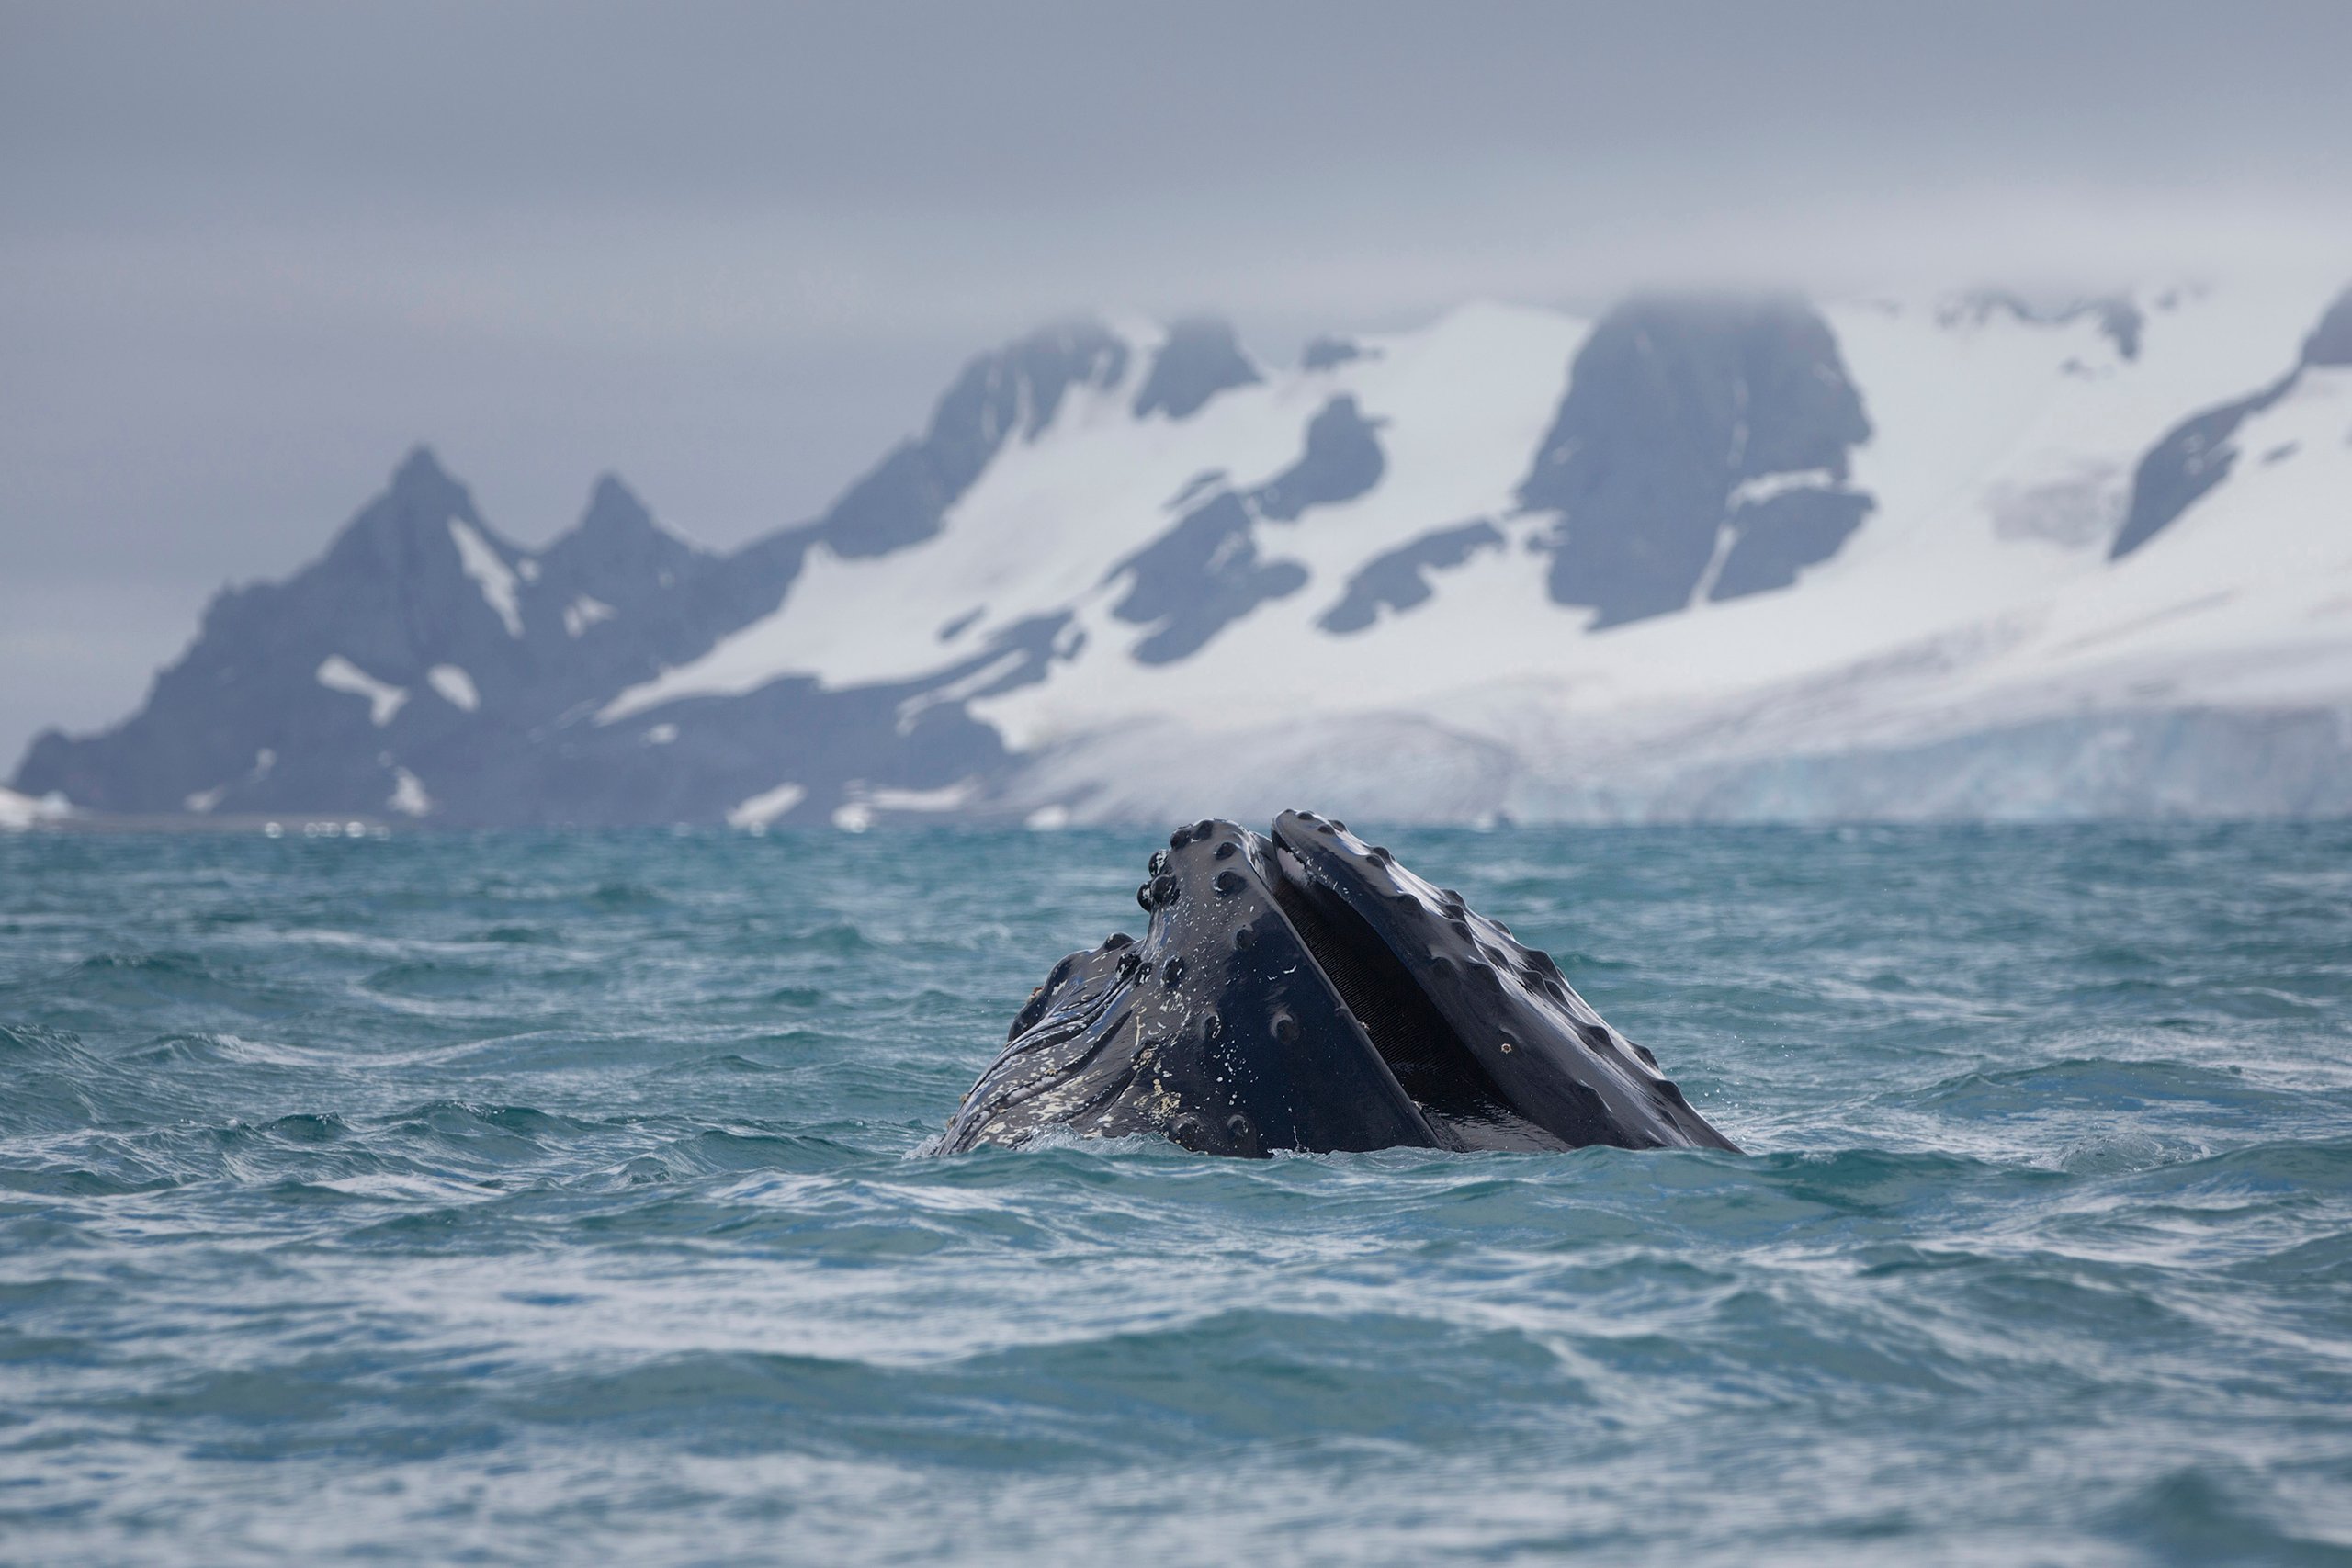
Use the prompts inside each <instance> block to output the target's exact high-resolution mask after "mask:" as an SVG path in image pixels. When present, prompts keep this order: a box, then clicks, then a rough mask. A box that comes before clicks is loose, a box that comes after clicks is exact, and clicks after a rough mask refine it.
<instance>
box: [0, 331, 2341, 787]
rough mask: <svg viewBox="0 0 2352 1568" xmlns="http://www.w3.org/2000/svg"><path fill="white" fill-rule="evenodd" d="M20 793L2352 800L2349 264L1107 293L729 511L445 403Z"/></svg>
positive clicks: (49, 759) (44, 745)
mask: <svg viewBox="0 0 2352 1568" xmlns="http://www.w3.org/2000/svg"><path fill="white" fill-rule="evenodd" d="M14 787H15V788H16V789H17V791H19V792H21V793H22V794H24V795H28V796H48V797H52V798H53V797H54V796H55V795H58V794H62V795H64V796H65V797H66V798H68V799H70V800H71V801H72V802H73V804H74V806H75V807H78V808H83V809H90V810H98V811H117V812H142V813H152V812H212V813H239V814H247V813H296V812H343V813H352V814H365V815H373V816H386V815H390V816H393V817H398V816H400V815H402V814H406V815H409V816H413V817H415V818H419V819H422V820H424V821H429V822H435V823H447V824H453V825H454V824H465V823H500V822H583V823H591V822H641V821H676V820H684V821H731V822H734V823H736V824H738V825H741V826H764V825H766V824H768V823H771V822H795V823H797V822H824V821H831V822H834V823H837V824H840V825H843V826H850V827H856V826H862V825H864V824H865V823H867V822H870V821H874V820H877V819H884V818H895V817H923V818H933V817H938V816H942V815H952V816H958V817H966V818H996V819H1016V820H1024V821H1029V822H1032V823H1035V824H1038V825H1049V824H1054V823H1059V822H1067V821H1082V820H1100V819H1114V818H1169V817H1196V816H1199V815H1201V814H1203V813H1204V812H1211V811H1215V812H1219V813H1237V814H1239V815H1241V816H1242V817H1244V818H1245V819H1247V818H1254V817H1261V816H1264V815H1266V814H1267V813H1268V812H1269V811H1270V810H1271V809H1273V808H1276V807H1281V806H1283V805H1286V804H1289V803H1291V802H1293V801H1296V800H1312V801H1314V802H1317V803H1318V804H1319V805H1322V806H1324V807H1327V808H1329V809H1334V810H1338V811H1341V812H1359V813H1369V814H1373V815H1375V816H1378V817H1383V818H1391V819H1395V818H1419V819H1437V820H1480V819H1487V818H1500V817H1510V818H1517V819H1521V820H1535V819H1575V820H1669V819H1692V818H1725V819H1739V818H1777V819H1825V818H1843V817H1893V818H1915V817H1955V816H1957V817H1991V818H2020V817H2022V818H2070V817H2084V816H2094V815H2114V814H2127V815H2128V814H2199V815H2237V814H2255V815H2273V814H2307V813H2341V812H2345V811H2352V292H2346V293H2345V294H2343V295H2341V296H2339V297H2337V298H2335V299H2334V301H2333V302H2332V303H2331V302H2330V301H2329V300H2328V299H2326V298H2325V297H2324V296H2322V295H2316V294H2314V295H2311V296H2308V297H2298V296H2296V295H2295V294H2294V293H2293V292H2292V291H2285V292H2282V291H2279V290H2276V289H2271V290H2265V291H2260V292H2252V291H2249V292H2245V293H2233V292H2229V291H2224V290H2218V289H2196V288H2171V289H2151V290H2146V291H2143V292H2141V293H2139V294H2135V295H2132V296H2130V297H2117V298H2113V299H2099V300H2090V301H2083V302H2076V303H2074V304H2070V305H2066V306H2063V307H2052V306H2049V305H2043V304H2036V303H2031V302H2029V301H2026V300H2023V299H2017V298H2013V297H2009V296H2005V295H1998V294H1975V295H1969V296H1964V297H1956V298H1952V299H1944V300H1941V301H1937V302H1933V303H1926V304H1920V303H1893V302H1884V301H1856V302H1846V303H1835V304H1826V305H1816V304H1814V303H1811V302H1808V301H1804V300H1801V299H1786V298H1783V299H1635V300H1633V301H1630V302H1628V303H1625V304H1623V305H1621V306H1619V307H1618V308H1616V309H1614V310H1611V311H1609V312H1608V313H1606V314H1605V315H1603V316H1601V317H1600V319H1599V320H1597V321H1587V320H1583V319H1579V318H1577V317H1576V316H1573V315H1568V314H1564V313H1560V312H1557V311H1552V310H1536V309H1526V308H1517V307H1507V306H1499V305H1474V306H1470V307H1465V308H1464V309H1461V310H1456V311H1454V312H1453V313H1452V314H1450V315H1447V316H1446V317H1444V318H1442V320H1440V321H1436V322H1434V323H1432V324H1430V325H1429V326H1427V327H1425V328H1422V329H1420V330H1418V331H1414V332H1409V333H1397V334H1391V335H1384V336H1374V337H1362V338H1354V339H1324V340H1318V341H1317V342H1316V343H1314V344H1310V345H1309V346H1308V349H1307V351H1306V353H1305V354H1304V355H1301V356H1300V360H1299V363H1298V364H1296V365H1295V366H1293V367H1275V366H1272V365H1267V364H1263V363H1261V362H1259V361H1257V360H1254V359H1252V358H1251V357H1250V355H1248V354H1247V353H1246V352H1245V351H1244V350H1243V348H1242V347H1241V345H1240V344H1238V343H1237V342H1236V340H1235V338H1234V335H1233V333H1231V331H1230V330H1229V329H1227V328H1226V327H1225V326H1223V325H1221V324H1219V323H1217V322H1215V321H1183V322H1178V323H1176V324H1174V325H1172V326H1170V327H1167V328H1164V329H1163V328H1161V327H1159V326H1155V325H1151V324H1148V323H1140V322H1125V321H1120V322H1092V321H1090V322H1079V323H1070V324H1065V325H1060V326H1057V327H1054V328H1050V329H1048V330H1046V331H1044V332H1041V333H1035V334H1034V335H1032V336H1030V337H1028V338H1024V339H1023V340H1021V341H1020V342H1018V343H1015V344H1011V345H1009V346H1007V347H1005V348H1003V349H1001V350H999V351H997V352H995V353H993V354H990V355H985V356H983V357H982V358H980V359H978V360H976V361H975V362H974V363H973V364H972V365H970V366H969V367H967V369H966V370H965V371H964V373H963V374H962V375H961V376H960V377H959V378H957V380H956V383H955V385H954V386H953V387H951V388H950V389H948V391H947V393H946V395H945V396H944V398H942V400H940V403H939V405H938V407H937V409H936V410H935V411H934V412H933V416H932V419H931V422H930V423H929V425H928V426H927V428H926V429H925V430H924V431H923V432H922V434H921V435H919V436H917V437H914V438H911V439H910V440H908V441H906V442H905V443H903V444H901V445H900V446H899V447H898V448H897V449H896V450H894V451H892V452H891V453H889V454H888V456H887V457H885V458H884V459H883V461H882V462H881V463H880V464H879V465H878V466H877V467H876V468H875V469H874V470H873V471H872V472H871V473H869V474H868V475H867V476H866V477H865V479H861V480H860V481H859V482H858V483H857V484H856V485H854V486H853V487H852V488H851V489H850V490H849V491H848V492H847V493H845V494H844V495H843V496H842V498H841V500H840V501H839V502H836V503H835V504H834V506H833V507H832V508H831V510H830V511H829V512H827V513H826V514H825V515H824V516H822V517H820V518H819V519H817V520H816V521H814V522H811V523H808V524H805V525H798V526H796V527H791V528H786V529H784V530H781V531H779V532H777V533H775V534H773V535H771V536H767V537H766V538H763V539H762V540H760V541H758V542H756V543H754V544H752V546H750V547H746V548H745V549H743V550H741V551H739V552H737V553H736V554H734V555H732V556H728V557H718V556H714V555H710V554H707V553H705V552H703V551H700V550H697V549H695V548H694V547H691V546H689V545H687V544H685V543H684V542H683V541H681V540H679V539H677V538H676V537H674V536H671V535H669V534H667V533H665V532H664V531H663V530H662V528H661V527H660V525H658V524H656V523H655V522H654V520H653V519H652V518H651V517H650V515H649V514H648V513H647V512H646V510H645V508H644V507H643V506H642V505H641V504H639V502H638V501H637V500H636V499H635V498H634V497H633V496H631V495H630V494H629V493H628V491H627V490H625V489H624V488H623V487H622V486H621V485H620V484H619V482H618V481H617V480H615V479H605V480H602V481H600V482H599V484H598V485H597V487H596V491H595V493H594V497H593V498H592V500H591V502H590V504H589V507H588V511H587V513H586V515H585V516H584V517H583V518H582V521H581V523H580V525H578V527H576V528H575V529H573V530H572V531H571V533H569V534H566V535H565V536H562V537H561V538H560V539H558V540H557V541H556V542H555V543H553V544H552V545H550V546H549V547H547V548H546V549H544V550H540V551H537V552H529V551H526V550H523V549H520V548H518V547H515V546H514V545H513V544H511V543H509V542H507V541H506V540H504V539H503V538H502V537H501V536H499V535H498V534H497V533H496V532H495V530H493V529H492V527H491V526H490V525H488V524H487V523H486V522H485V521H484V520H483V519H482V518H481V517H480V516H479V515H478V514H477V513H476V512H475V509H474V506H473V503H472V502H471V500H470V499H469V496H468V495H467V493H466V491H465V490H464V488H463V487H462V486H460V485H459V484H458V483H457V482H456V481H455V480H453V479H450V478H449V477H448V476H447V475H446V474H444V473H443V472H442V471H441V469H440V468H438V466H437V465H436V464H435V462H434V460H433V458H432V457H431V456H430V455H429V454H428V453H425V452H424V451H422V450H420V451H418V452H417V453H415V454H413V455H412V456H411V457H410V458H409V459H408V460H407V462H406V463H405V464H404V465H403V466H402V467H401V469H400V471H399V472H398V473H397V474H396V475H395V476H394V478H393V480H392V484H391V487H390V490H389V491H386V493H385V494H384V495H383V496H381V497H379V499H378V500H377V501H375V502H373V503H371V504H370V505H369V506H368V508H367V509H366V510H364V511H363V512H362V513H360V514H359V515H358V516H357V517H356V518H355V519H354V520H353V521H352V522H351V523H350V524H349V525H347V526H346V527H345V530H344V531H343V533H342V534H341V535H340V536H337V538H336V539H335V541H334V544H333V546H332V547H330V548H329V550H328V552H327V554H326V555H325V556H324V557H323V558H321V559H320V560H319V561H317V562H315V563H314V564H312V565H311V566H310V567H308V568H306V569H305V570H302V571H301V572H300V573H298V574H297V575H296V576H294V577H293V578H291V579H289V580H288V581H285V582H283V583H277V584H265V585H260V586H255V587H250V588H243V589H238V590H233V591H230V592H224V593H223V594H222V595H221V596H220V598H219V599H218V600H216V601H215V602H214V604H212V606H211V607H210V609H209V611H208V612H207V614H206V616H205V620H204V625H203V627H202V630H201V631H200V633H199V635H198V638H197V640H196V642H195V644H194V645H193V646H192V647H191V648H190V649H189V650H188V652H187V655H186V656H185V657H184V658H183V659H182V660H181V661H180V662H179V663H177V664H175V666H173V667H172V668H171V669H169V670H167V671H164V673H163V674H162V675H161V676H160V677H158V679H157V681H156V683H155V687H154V690H153V693H152V694H150V696H149V698H148V701H147V704H146V705H145V706H144V707H143V708H142V709H141V711H140V713H139V714H137V715H136V716H133V717H132V718H130V719H129V720H128V721H126V722H125V723H124V724H122V725H121V726H119V727H118V728H115V729H112V730H109V731H107V732H106V733H104V734H101V735H97V736H93V737H89V738H86V739H68V738H66V737H64V736H62V735H58V734H55V733H51V734H48V735H44V736H43V737H42V738H41V739H40V740H38V741H37V742H35V744H34V746H33V747H32V749H31V750H30V751H29V752H28V755H27V757H26V759H25V761H24V762H23V764H22V766H21V767H20V768H19V770H18V772H17V777H16V779H15V781H14Z"/></svg>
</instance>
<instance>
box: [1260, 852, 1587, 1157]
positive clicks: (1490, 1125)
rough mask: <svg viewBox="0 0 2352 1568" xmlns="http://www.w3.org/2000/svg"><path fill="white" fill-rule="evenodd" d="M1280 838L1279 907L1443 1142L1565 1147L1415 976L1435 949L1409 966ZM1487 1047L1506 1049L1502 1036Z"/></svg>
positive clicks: (1342, 893) (1341, 892)
mask: <svg viewBox="0 0 2352 1568" xmlns="http://www.w3.org/2000/svg"><path fill="white" fill-rule="evenodd" d="M1273 844H1274V855H1273V860H1274V865H1273V869H1274V872H1275V873H1276V874H1274V875H1272V876H1270V877H1269V878H1268V879H1267V882H1268V885H1269V886H1270V887H1271V888H1272V892H1273V895H1274V901H1275V904H1276V906H1277V907H1278V908H1280V909H1281V910H1282V912H1283V918H1284V919H1288V920H1289V921H1290V923H1291V927H1292V929H1293V930H1295V931H1297V932H1298V936H1299V941H1300V942H1301V943H1302V944H1304V945H1305V947H1306V952H1307V954H1308V956H1310V957H1311V958H1313V959H1314V961H1315V965H1316V967H1317V969H1319V970H1321V971H1322V973H1323V978H1324V980H1325V982H1326V983H1328V984H1329V986H1330V987H1331V989H1332V990H1333V991H1334V992H1335V993H1336V994H1337V995H1338V996H1339V998H1340V1001H1341V1002H1342V1003H1344V1004H1345V1005H1346V1007H1347V1010H1348V1011H1349V1012H1350V1013H1351V1014H1352V1015H1354V1018H1355V1021H1356V1022H1357V1023H1359V1024H1360V1025H1362V1026H1363V1032H1364V1033H1365V1034H1366V1035H1367V1036H1368V1037H1369V1038H1370V1039H1371V1041H1372V1046H1373V1049H1374V1051H1376V1052H1378V1053H1379V1054H1380V1060H1381V1062H1382V1064H1383V1065H1384V1066H1386V1067H1387V1068H1388V1071H1389V1072H1390V1074H1392V1075H1393V1076H1394V1077H1396V1079H1397V1088H1399V1089H1403V1090H1404V1091H1405V1095H1406V1097H1407V1098H1408V1099H1409V1100H1412V1102H1413V1103H1414V1105H1415V1106H1417V1107H1418V1108H1419V1111H1420V1112H1421V1114H1422V1115H1423V1116H1424V1117H1426V1118H1427V1119H1428V1120H1429V1122H1430V1129H1431V1131H1432V1132H1434V1133H1435V1134H1437V1135H1438V1137H1439V1139H1440V1140H1441V1141H1442V1142H1443V1143H1446V1144H1449V1145H1453V1146H1454V1147H1456V1148H1462V1149H1556V1148H1560V1147H1563V1146H1565V1145H1564V1144H1563V1141H1562V1140H1561V1139H1560V1138H1558V1137H1557V1136H1555V1135H1554V1134H1551V1133H1548V1132H1546V1131H1545V1130H1544V1128H1543V1127H1542V1126H1540V1125H1539V1124H1537V1123H1536V1122H1532V1121H1531V1120H1529V1119H1528V1118H1527V1117H1525V1116H1523V1115H1521V1113H1520V1112H1519V1111H1517V1110H1515V1109H1514V1108H1513V1107H1512V1104H1511V1100H1510V1095H1509V1094H1508V1093H1507V1092H1506V1091H1505V1090H1504V1089H1503V1088H1502V1087H1501V1086H1500V1085H1499V1084H1498V1083H1497V1082H1496V1081H1495V1079H1494V1077H1493V1076H1492V1075H1491V1074H1489V1073H1488V1072H1487V1069H1486V1067H1485V1066H1484V1065H1482V1064H1481V1063H1480V1061H1479V1059H1478V1055H1477V1053H1476V1052H1475V1051H1474V1050H1473V1049H1472V1048H1471V1045H1470V1043H1469V1042H1468V1041H1467V1040H1465V1039H1464V1037H1463V1033H1462V1032H1461V1031H1459V1030H1457V1029H1456V1028H1455V1027H1454V1026H1453V1024H1451V1023H1449V1022H1447V1021H1446V1019H1445V1015H1444V1014H1443V1013H1442V1012H1441V1011H1439V1010H1438V1007H1437V1004H1436V1002H1435V1001H1433V1000H1432V999H1431V998H1430V993H1429V992H1428V991H1427V990H1426V989H1425V988H1423V986H1422V984H1421V982H1420V981H1419V979H1417V978H1415V974H1414V970H1415V968H1416V967H1418V966H1419V965H1421V964H1426V963H1427V961H1428V959H1429V957H1430V955H1429V954H1428V953H1415V954H1412V955H1410V956H1411V960H1412V962H1411V963H1410V964H1408V958H1407V956H1406V955H1403V954H1400V953H1399V952H1398V947H1399V946H1401V945H1402V944H1401V943H1400V942H1397V941H1396V940H1395V939H1394V938H1393V937H1390V936H1384V935H1383V934H1382V933H1381V932H1380V931H1377V930H1375V929H1374V926H1373V924H1372V922H1371V921H1370V920H1368V919H1365V918H1364V917H1363V915H1362V914H1360V913H1358V912H1357V910H1356V908H1354V907H1353V905H1352V904H1351V900H1350V899H1349V897H1348V896H1347V890H1346V889H1344V888H1343V886H1341V885H1340V884H1339V883H1338V882H1337V881H1336V879H1333V878H1331V877H1330V876H1329V874H1326V875H1324V876H1317V874H1316V872H1315V871H1314V870H1313V869H1310V867H1309V864H1308V863H1307V862H1306V860H1305V859H1302V858H1301V856H1300V854H1299V852H1298V851H1297V850H1296V849H1294V848H1293V847H1292V846H1291V845H1290V844H1287V843H1284V842H1283V835H1282V829H1281V827H1280V825H1279V824H1278V825H1277V827H1276V829H1275V836H1274V840H1273ZM1488 1043H1489V1044H1491V1045H1493V1046H1496V1047H1498V1048H1499V1047H1501V1046H1502V1042H1501V1041H1500V1040H1497V1041H1493V1042H1488ZM1515 1046H1516V1043H1515V1042H1514V1043H1513V1046H1512V1048H1514V1049H1515Z"/></svg>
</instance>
